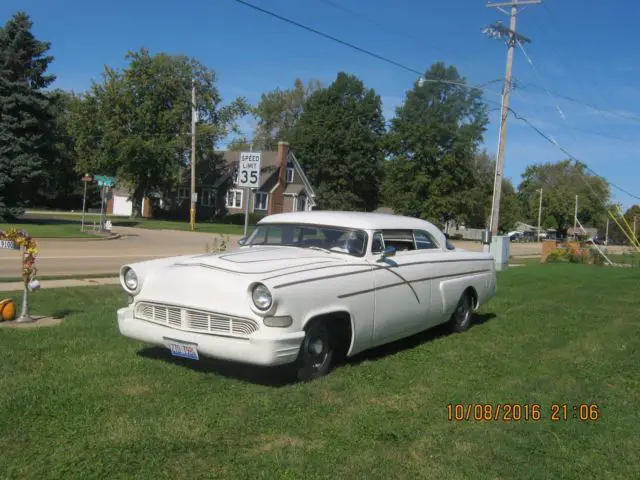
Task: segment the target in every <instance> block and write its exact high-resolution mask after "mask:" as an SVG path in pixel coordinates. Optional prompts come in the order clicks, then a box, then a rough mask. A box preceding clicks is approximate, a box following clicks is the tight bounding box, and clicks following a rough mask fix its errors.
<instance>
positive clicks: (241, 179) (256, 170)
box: [237, 152, 262, 237]
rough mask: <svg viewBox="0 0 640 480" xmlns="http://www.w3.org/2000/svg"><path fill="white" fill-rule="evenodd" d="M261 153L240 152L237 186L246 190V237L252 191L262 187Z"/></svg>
mask: <svg viewBox="0 0 640 480" xmlns="http://www.w3.org/2000/svg"><path fill="white" fill-rule="evenodd" d="M261 159H262V158H261V155H260V152H240V161H239V162H238V163H239V165H238V183H237V186H238V187H241V188H245V189H246V193H247V194H246V197H247V200H246V204H245V211H244V236H245V237H246V236H247V228H248V224H249V204H250V203H251V189H252V188H259V187H260V163H261Z"/></svg>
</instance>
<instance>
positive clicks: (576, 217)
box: [573, 195, 578, 239]
mask: <svg viewBox="0 0 640 480" xmlns="http://www.w3.org/2000/svg"><path fill="white" fill-rule="evenodd" d="M577 223H578V195H576V210H575V213H574V214H573V238H574V239H575V237H576V236H577V233H576V228H578V225H577Z"/></svg>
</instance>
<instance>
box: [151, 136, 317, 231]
mask: <svg viewBox="0 0 640 480" xmlns="http://www.w3.org/2000/svg"><path fill="white" fill-rule="evenodd" d="M219 155H221V157H222V163H223V168H222V171H223V172H224V173H222V174H220V173H219V172H215V171H213V170H212V169H211V167H209V166H207V165H197V166H196V192H197V194H198V201H197V207H196V217H197V218H199V219H211V218H213V217H215V216H222V215H225V214H229V215H233V214H242V213H244V212H245V206H246V202H247V196H248V195H247V189H246V188H236V187H235V186H234V185H235V184H236V180H237V168H238V162H239V160H240V152H235V151H224V152H219ZM260 168H261V174H260V187H259V188H257V189H255V190H254V191H252V192H251V195H250V196H251V200H250V204H249V213H256V214H264V215H270V214H273V213H281V212H296V211H308V210H311V209H312V208H313V207H314V206H315V192H314V190H313V187H312V186H311V184H310V183H309V180H308V179H307V177H306V175H305V174H304V171H303V170H302V167H301V166H300V163H298V160H297V159H296V157H295V155H294V154H293V153H292V152H290V151H289V144H288V143H287V142H279V143H278V150H277V151H266V152H261V164H260ZM183 178H184V179H183V182H182V185H181V186H180V187H179V188H178V189H177V192H176V196H175V198H174V199H171V202H160V206H161V207H163V208H165V207H164V205H163V204H165V203H166V204H167V206H168V204H171V205H172V207H169V208H170V209H171V210H173V211H174V212H176V213H177V214H178V216H180V217H184V218H188V216H189V207H190V201H189V199H190V194H191V179H190V178H191V177H190V171H188V170H187V171H186V172H185V175H184V177H183Z"/></svg>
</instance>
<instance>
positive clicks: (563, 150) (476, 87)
mask: <svg viewBox="0 0 640 480" xmlns="http://www.w3.org/2000/svg"><path fill="white" fill-rule="evenodd" d="M235 1H236V2H238V3H241V4H243V5H245V6H247V7H249V8H252V9H254V10H257V11H260V12H262V13H264V14H266V15H269V16H272V17H274V18H277V19H279V20H281V21H284V22H286V23H289V24H292V25H295V26H297V27H299V28H302V29H303V30H307V31H310V32H312V33H315V34H316V35H320V36H321V37H324V38H327V39H329V40H332V41H334V42H337V43H339V44H341V45H344V46H346V47H348V48H351V49H354V50H356V51H359V52H361V53H364V54H365V55H369V56H371V57H374V58H377V59H378V60H381V61H383V62H386V63H389V64H391V65H394V66H396V67H398V68H401V69H403V70H406V71H409V72H411V73H415V74H417V75H419V76H422V73H420V72H419V71H418V70H415V69H413V68H411V67H407V66H406V65H403V64H401V63H399V62H396V61H394V60H391V59H389V58H386V57H383V56H382V55H378V54H376V53H374V52H371V51H369V50H366V49H364V48H361V47H358V46H356V45H353V44H351V43H349V42H346V41H344V40H340V39H339V38H336V37H333V36H331V35H328V34H326V33H323V32H320V31H319V30H316V29H314V28H311V27H308V26H306V25H303V24H301V23H298V22H296V21H294V20H291V19H289V18H286V17H283V16H281V15H278V14H276V13H273V12H271V11H269V10H265V9H263V8H260V7H257V6H256V5H252V4H251V3H248V2H245V1H243V0H235ZM526 1H527V0H524V1H523V2H522V3H523V4H525V2H526ZM530 3H534V1H531V2H530ZM489 5H491V4H489ZM523 38H524V37H523ZM424 81H425V82H433V83H445V84H453V85H457V86H461V87H465V88H469V89H477V90H485V89H484V88H483V86H482V85H481V86H469V85H467V84H464V83H461V82H452V81H447V80H431V79H424ZM494 82H496V80H492V81H491V82H488V83H494ZM485 85H486V84H485ZM489 91H490V90H489ZM492 93H495V92H492ZM557 95H558V96H562V95H559V94H557ZM486 100H487V102H490V103H494V104H496V103H497V102H493V101H491V100H488V99H486ZM506 110H508V111H509V112H511V114H512V115H513V116H514V117H515V118H516V119H518V120H521V121H523V122H525V123H526V124H527V125H528V126H529V127H530V128H532V129H533V130H534V131H535V132H536V133H538V135H540V136H542V137H543V138H544V139H546V140H547V141H548V142H549V143H551V144H552V145H555V146H556V148H558V149H559V150H560V151H562V152H563V153H565V154H566V155H568V156H569V157H570V158H571V159H572V160H574V161H575V162H577V163H579V164H581V165H582V166H583V167H584V168H585V169H586V170H587V171H590V172H592V174H593V175H595V176H597V177H599V178H601V179H602V180H604V181H605V182H606V183H608V184H610V185H612V186H613V187H615V188H617V189H618V190H620V191H621V192H624V193H626V194H627V195H629V196H630V197H632V198H635V199H638V200H640V197H639V196H636V195H633V194H631V193H630V192H628V191H627V190H625V189H624V188H622V187H620V186H618V185H616V184H614V183H612V182H609V181H608V180H606V179H605V178H604V177H602V176H600V175H598V174H597V173H596V172H595V171H594V170H592V169H590V168H589V167H588V166H587V165H586V164H585V163H584V162H581V161H580V160H578V159H577V158H576V157H575V156H574V155H573V154H571V153H570V152H569V151H567V150H566V149H565V148H563V147H562V146H560V144H558V142H556V141H555V140H553V139H551V138H550V137H549V136H548V135H547V134H545V133H544V132H542V131H541V130H540V129H538V128H537V127H535V126H534V125H533V124H531V122H529V120H528V119H527V118H525V117H523V116H521V115H519V114H518V113H517V112H516V111H514V110H513V108H511V107H508V108H507V109H506ZM638 120H640V119H638Z"/></svg>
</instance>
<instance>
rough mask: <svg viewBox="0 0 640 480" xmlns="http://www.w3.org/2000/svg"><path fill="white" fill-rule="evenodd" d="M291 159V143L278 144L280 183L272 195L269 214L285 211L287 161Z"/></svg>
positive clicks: (277, 155) (277, 156)
mask: <svg viewBox="0 0 640 480" xmlns="http://www.w3.org/2000/svg"><path fill="white" fill-rule="evenodd" d="M288 157H289V143H288V142H278V153H277V154H276V158H277V160H278V183H277V185H276V188H275V190H274V191H273V193H272V194H271V202H270V203H271V208H270V211H269V214H274V213H282V212H283V211H284V189H285V187H286V183H285V182H286V179H287V159H288Z"/></svg>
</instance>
